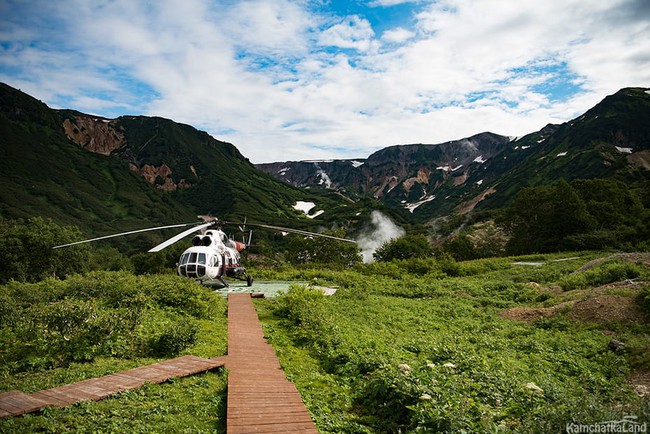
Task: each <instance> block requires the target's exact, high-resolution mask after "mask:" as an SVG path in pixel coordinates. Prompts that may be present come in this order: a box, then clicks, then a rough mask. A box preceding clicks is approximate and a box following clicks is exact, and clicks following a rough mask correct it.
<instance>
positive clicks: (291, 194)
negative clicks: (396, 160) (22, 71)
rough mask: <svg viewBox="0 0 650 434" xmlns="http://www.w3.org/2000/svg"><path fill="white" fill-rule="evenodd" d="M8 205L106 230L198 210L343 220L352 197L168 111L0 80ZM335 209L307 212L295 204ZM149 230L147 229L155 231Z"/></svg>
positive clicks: (272, 219) (327, 222) (12, 210)
mask: <svg viewBox="0 0 650 434" xmlns="http://www.w3.org/2000/svg"><path fill="white" fill-rule="evenodd" d="M0 158H1V160H2V163H1V164H0V182H1V183H2V189H1V191H0V215H1V216H2V217H3V218H5V219H9V218H28V217H32V216H43V217H49V218H52V219H53V220H54V221H55V222H57V223H60V224H65V225H76V226H78V227H80V228H81V229H82V230H83V231H84V232H85V233H88V234H89V235H100V234H105V233H112V232H117V231H122V230H131V229H136V228H142V227H151V226H156V225H168V224H173V223H178V222H192V221H194V220H196V219H197V215H204V214H211V215H214V216H217V217H219V218H221V219H241V218H243V217H247V218H248V220H249V221H251V222H260V223H267V224H276V225H291V226H294V227H298V228H305V229H306V228H312V229H313V228H316V227H317V226H325V227H329V226H331V225H335V224H338V223H339V222H345V221H347V220H349V219H350V218H352V217H353V216H354V212H355V210H354V209H352V208H353V207H351V206H350V204H349V203H348V202H347V201H345V200H344V199H342V198H340V197H338V196H336V195H331V194H322V193H321V194H316V193H311V192H309V191H305V190H301V189H298V188H295V187H291V186H288V185H286V184H284V183H282V182H280V181H278V180H276V179H274V178H272V177H271V176H270V175H267V174H266V173H264V172H262V171H260V170H258V169H256V168H255V167H254V166H253V164H251V163H250V162H249V161H248V160H247V159H246V158H244V157H243V156H242V155H241V154H240V153H239V151H238V150H237V149H236V148H235V147H234V146H233V145H232V144H229V143H225V142H221V141H218V140H216V139H214V138H213V137H211V136H209V135H208V134H207V133H205V132H202V131H198V130H196V129H194V128H193V127H191V126H189V125H183V124H178V123H176V122H173V121H171V120H168V119H162V118H157V117H144V116H123V117H120V118H118V119H114V120H111V119H104V118H101V117H97V116H91V115H87V114H83V113H79V112H75V111H71V110H53V109H50V108H48V107H47V106H46V105H45V104H43V103H42V102H40V101H38V100H36V99H34V98H32V97H30V96H29V95H26V94H25V93H23V92H20V91H18V90H16V89H13V88H11V87H10V86H7V85H5V84H0ZM297 201H308V202H314V203H315V204H316V206H317V208H318V209H324V210H327V212H326V213H324V214H323V215H322V216H321V217H319V218H318V219H314V220H312V219H309V218H307V217H306V216H305V215H304V214H303V213H302V212H301V211H298V210H296V209H294V208H293V206H294V205H295V204H296V202H297ZM148 236H151V235H146V236H145V237H148Z"/></svg>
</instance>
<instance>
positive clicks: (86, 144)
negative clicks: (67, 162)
mask: <svg viewBox="0 0 650 434" xmlns="http://www.w3.org/2000/svg"><path fill="white" fill-rule="evenodd" d="M63 129H64V130H65V133H66V135H67V136H68V138H69V139H70V140H72V141H73V142H74V143H76V144H78V145H79V146H81V147H82V148H84V149H86V150H88V151H90V152H94V153H96V154H101V155H110V154H111V153H112V152H113V151H115V150H116V149H119V148H121V147H123V146H125V145H126V139H125V138H124V133H123V132H122V131H121V130H119V129H117V128H116V127H115V121H114V120H110V119H104V118H98V117H94V116H87V115H77V116H75V118H74V119H70V118H68V119H66V120H65V121H63Z"/></svg>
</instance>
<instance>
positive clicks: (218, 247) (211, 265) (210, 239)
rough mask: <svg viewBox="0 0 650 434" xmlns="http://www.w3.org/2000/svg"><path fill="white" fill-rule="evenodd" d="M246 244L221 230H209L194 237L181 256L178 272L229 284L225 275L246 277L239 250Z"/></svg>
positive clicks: (203, 279) (213, 282) (209, 281)
mask: <svg viewBox="0 0 650 434" xmlns="http://www.w3.org/2000/svg"><path fill="white" fill-rule="evenodd" d="M245 247H246V246H245V244H243V243H239V242H237V241H234V240H231V239H228V237H227V236H226V234H225V233H224V232H223V231H221V230H220V229H217V230H209V231H206V232H205V234H204V235H202V236H201V235H197V236H195V237H194V239H193V240H192V247H190V248H188V249H187V250H185V251H184V252H183V254H182V255H181V258H180V260H179V262H178V274H179V275H180V276H184V277H189V278H192V279H196V280H198V281H200V282H201V283H205V284H213V285H214V284H216V285H219V286H228V285H227V283H226V281H225V280H224V279H225V278H226V277H234V278H242V277H243V278H246V272H245V269H244V268H243V267H242V266H241V263H240V253H239V251H240V250H243V249H244V248H245ZM251 283H252V281H251Z"/></svg>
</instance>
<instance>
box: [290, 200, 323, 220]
mask: <svg viewBox="0 0 650 434" xmlns="http://www.w3.org/2000/svg"><path fill="white" fill-rule="evenodd" d="M315 206H316V204H315V203H314V202H305V201H302V200H299V201H298V202H296V204H295V205H294V206H293V209H295V210H298V211H302V212H303V213H305V215H306V216H307V217H309V218H310V219H313V218H315V217H318V216H319V215H321V214H323V213H324V212H325V211H323V210H319V211H316V212H315V213H314V214H311V215H310V214H309V211H311V210H312V209H314V207H315Z"/></svg>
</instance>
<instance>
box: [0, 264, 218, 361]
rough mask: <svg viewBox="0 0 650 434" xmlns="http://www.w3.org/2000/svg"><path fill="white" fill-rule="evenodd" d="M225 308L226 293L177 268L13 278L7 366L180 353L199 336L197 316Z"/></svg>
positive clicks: (5, 340) (7, 293) (3, 308)
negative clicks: (169, 272) (156, 272)
mask: <svg viewBox="0 0 650 434" xmlns="http://www.w3.org/2000/svg"><path fill="white" fill-rule="evenodd" d="M225 308H226V300H225V299H224V298H223V297H220V296H218V295H216V294H214V293H212V292H208V291H207V290H205V288H202V287H201V286H200V285H198V284H196V283H195V282H192V281H190V280H188V279H184V278H180V277H177V276H133V275H131V274H129V273H126V272H92V273H88V274H86V275H76V276H72V277H70V278H69V279H68V280H66V281H59V280H56V279H46V280H44V281H42V282H39V283H37V284H28V283H19V282H11V283H9V284H8V285H5V286H0V314H1V315H0V348H2V349H3V362H4V366H3V367H2V369H4V370H5V371H6V372H9V373H15V372H22V371H26V370H40V369H45V368H52V367H62V366H67V365H69V364H70V363H72V362H85V361H92V360H93V359H94V358H95V357H98V356H106V357H121V358H131V357H145V356H156V357H167V356H172V355H176V354H178V353H179V352H180V351H182V350H184V349H186V348H188V347H189V346H191V345H193V344H194V343H196V341H197V338H198V334H197V333H198V330H199V329H198V326H197V325H196V320H197V319H206V318H209V317H212V316H215V315H218V314H220V313H221V314H222V313H223V312H224V311H225ZM161 318H162V319H161Z"/></svg>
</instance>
